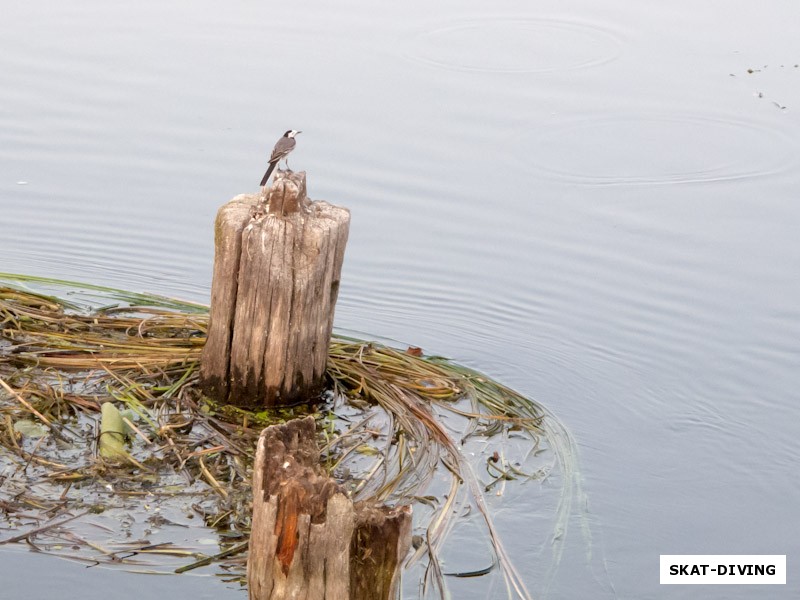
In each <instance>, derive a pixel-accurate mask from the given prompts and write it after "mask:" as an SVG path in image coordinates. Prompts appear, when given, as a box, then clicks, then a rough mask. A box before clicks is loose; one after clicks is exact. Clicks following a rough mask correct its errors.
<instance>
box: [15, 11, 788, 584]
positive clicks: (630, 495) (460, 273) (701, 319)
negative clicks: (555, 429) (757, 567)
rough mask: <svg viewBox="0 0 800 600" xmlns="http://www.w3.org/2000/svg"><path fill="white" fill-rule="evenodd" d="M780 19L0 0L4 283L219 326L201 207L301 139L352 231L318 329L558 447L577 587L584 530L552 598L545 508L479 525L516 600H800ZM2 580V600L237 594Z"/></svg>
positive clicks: (56, 577) (531, 500)
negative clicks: (562, 433)
mask: <svg viewBox="0 0 800 600" xmlns="http://www.w3.org/2000/svg"><path fill="white" fill-rule="evenodd" d="M540 4H541V3H540ZM798 23H800V5H798V4H797V3H796V2H781V1H770V2H765V3H752V2H743V1H741V0H735V1H732V2H725V3H720V2H714V3H711V2H708V3H697V2H691V3H690V2H686V1H683V0H679V1H677V2H670V3H652V2H651V3H630V2H622V1H620V0H603V1H602V2H600V3H598V2H587V1H584V0H574V1H571V2H568V3H567V4H561V5H558V6H556V5H544V4H541V5H539V4H531V3H521V2H507V1H503V2H498V3H485V2H475V1H467V2H463V1H462V2H439V3H436V4H435V5H432V4H430V3H422V2H405V3H399V4H392V5H386V6H380V5H376V4H375V3H367V2H362V3H357V2H352V3H349V4H346V5H345V4H333V3H325V2H307V3H302V5H300V4H298V3H291V2H283V3H281V2H273V3H255V2H244V1H237V2H231V3H219V2H207V1H199V2H185V1H184V2H180V1H177V2H172V3H162V2H153V1H142V2H134V3H131V2H87V1H80V0H78V1H74V2H69V3H61V2H53V1H48V2H38V1H31V2H25V3H21V2H20V3H10V2H6V3H5V6H4V7H3V18H2V20H1V21H0V35H1V36H2V37H1V38H0V39H2V40H3V43H2V46H3V52H2V53H0V81H2V84H1V85H0V271H10V272H20V273H29V274H35V275H42V276H51V277H57V278H63V279H72V280H82V281H87V282H91V283H95V284H103V285H110V286H114V287H118V288H125V289H130V290H135V291H148V292H155V293H160V294H166V295H170V296H178V297H182V298H186V299H190V300H198V301H203V302H207V301H208V297H209V289H210V279H211V264H212V260H213V240H212V223H213V219H214V216H215V213H216V210H217V208H218V207H219V206H220V205H221V204H222V203H224V202H225V201H227V200H228V199H230V198H231V197H233V196H234V195H236V194H238V193H242V192H252V191H255V190H256V189H257V184H258V182H259V180H260V178H261V175H262V174H263V172H264V169H265V167H266V157H267V156H268V154H269V152H270V150H271V148H272V146H273V144H274V143H275V141H276V140H277V138H278V137H279V136H280V135H281V133H283V131H285V130H286V129H289V128H293V129H300V130H303V132H304V133H303V134H301V135H300V136H299V137H298V145H297V149H296V150H295V152H294V153H293V154H292V156H291V160H290V165H291V166H292V168H294V169H295V170H306V171H307V172H308V189H309V195H310V196H311V197H312V198H314V199H325V200H328V201H330V202H334V203H338V204H343V205H345V206H347V207H349V208H350V209H351V211H352V225H351V233H350V242H349V245H348V249H347V257H346V261H345V268H344V273H343V282H342V288H341V293H340V297H339V303H338V306H337V311H336V327H337V329H338V330H340V331H344V332H348V333H353V334H357V335H360V336H362V337H367V338H380V339H391V340H397V341H398V343H410V344H414V345H417V346H421V347H422V348H424V349H425V350H426V351H427V352H430V353H436V354H442V355H446V356H449V357H451V358H453V359H455V360H457V361H459V362H461V363H464V364H467V365H469V366H472V367H474V368H477V369H479V370H482V371H484V372H486V373H488V374H489V375H491V376H493V377H495V378H497V379H499V380H500V381H502V382H503V383H505V384H507V385H510V386H511V387H514V388H515V389H517V390H519V391H520V392H523V393H525V394H527V395H529V396H532V397H535V398H537V399H538V400H539V401H540V402H542V403H543V404H545V405H546V406H547V407H548V408H549V409H550V410H551V411H553V413H554V414H556V415H557V416H558V417H559V418H560V420H561V421H562V422H563V423H564V424H565V425H566V426H567V427H568V428H569V429H570V430H571V432H572V435H573V436H574V438H575V440H576V442H577V445H578V448H579V450H580V469H581V473H582V476H583V491H584V493H585V494H586V498H587V504H586V506H585V514H586V515H588V525H589V526H590V530H591V535H592V543H591V550H592V555H591V557H587V544H586V541H585V538H584V537H583V536H582V535H581V534H580V533H577V529H578V528H577V527H575V528H572V529H571V530H570V534H569V535H570V536H571V537H570V540H573V541H568V542H567V543H566V546H565V552H564V555H563V558H562V559H561V561H560V563H559V564H558V568H557V571H556V572H555V574H554V575H552V577H549V578H548V577H545V575H546V574H547V573H548V569H549V568H550V566H552V564H553V558H552V556H550V554H549V553H548V550H547V547H548V544H547V542H546V540H543V539H540V538H538V537H537V536H539V532H541V531H546V529H547V528H546V527H541V526H540V525H537V524H539V523H542V522H549V521H550V520H552V516H553V515H552V506H551V504H549V503H547V502H540V501H539V500H538V498H539V496H540V495H541V494H542V493H544V491H543V490H542V489H540V488H545V487H546V486H547V485H548V483H547V482H545V483H542V484H538V483H531V484H528V485H527V486H525V487H523V488H521V489H517V490H516V491H515V493H514V496H513V502H508V501H506V502H505V503H504V504H503V505H502V508H501V509H499V510H498V526H499V527H500V528H501V530H502V531H503V532H504V534H505V536H506V539H505V541H506V545H507V548H508V550H509V551H510V553H511V554H512V555H513V556H514V557H515V561H516V564H517V567H518V569H519V570H520V572H521V573H522V576H523V579H524V580H525V581H526V583H527V585H528V587H529V588H530V590H531V592H532V594H533V595H534V596H535V597H536V598H559V599H561V598H563V599H570V598H632V599H634V598H635V599H643V598H704V599H708V598H752V597H770V598H789V597H797V595H798V592H799V591H800V583H798V578H797V577H796V573H797V571H796V569H793V566H794V565H796V563H797V560H798V557H799V556H800V536H798V535H797V532H798V531H800V510H798V506H800V477H799V476H798V474H797V469H798V457H799V456H800V236H799V235H798V232H799V231H800V67H798V63H800V35H798V33H797V25H798ZM551 485H554V484H551ZM534 531H535V532H537V533H536V535H533V534H532V533H531V532H534ZM20 550H21V548H14V549H8V548H4V549H2V551H0V579H2V581H3V591H2V596H3V598H33V597H49V596H51V595H55V594H56V592H57V591H58V595H60V596H62V597H65V596H64V590H68V589H74V590H76V592H75V593H76V594H77V593H78V592H77V590H80V595H81V597H82V598H87V599H90V598H100V597H101V594H102V589H101V586H102V585H105V582H106V581H110V580H114V581H116V582H119V583H120V585H121V586H122V591H121V592H120V593H119V594H117V595H115V597H116V598H123V599H125V598H141V597H156V596H165V595H166V594H167V592H168V595H169V596H170V597H174V598H215V599H220V598H236V599H241V598H244V597H246V594H245V593H244V592H242V591H241V590H238V589H235V588H232V587H229V586H226V585H225V584H223V583H221V582H220V581H218V580H215V579H214V578H211V577H204V578H200V577H186V576H183V577H177V576H176V577H148V576H134V575H131V574H127V573H121V572H119V571H107V570H106V571H100V570H96V573H97V574H95V572H93V571H86V570H85V569H84V568H83V567H82V566H80V565H74V564H71V563H67V562H64V561H57V560H54V559H51V558H47V557H42V556H37V555H36V554H34V553H28V552H21V551H20ZM660 554H787V555H788V565H789V578H788V581H789V583H788V585H786V586H774V587H770V588H769V589H768V590H767V591H766V592H763V591H761V590H758V591H759V592H761V593H760V594H756V592H754V591H753V588H751V587H749V586H703V587H697V586H693V587H684V586H663V587H662V586H660V585H659V583H658V561H659V555H660ZM481 566H482V565H481ZM470 567H474V565H470ZM42 572H46V573H47V577H41V576H40V575H37V574H41V573H42ZM31 577H33V578H34V579H33V580H31ZM113 578H118V579H113ZM545 581H546V582H547V583H545ZM93 582H94V583H93ZM413 589H414V588H413V587H412V588H411V591H409V592H408V593H407V594H406V596H407V597H414V593H413ZM457 589H458V597H459V598H484V597H492V598H493V597H503V595H502V588H501V587H499V586H496V585H495V586H494V587H491V586H490V587H488V588H487V587H486V586H484V585H483V584H482V583H470V585H464V586H462V584H461V583H459V584H458V588H457ZM126 594H127V595H126ZM762 594H763V595H762ZM66 597H68V596H66Z"/></svg>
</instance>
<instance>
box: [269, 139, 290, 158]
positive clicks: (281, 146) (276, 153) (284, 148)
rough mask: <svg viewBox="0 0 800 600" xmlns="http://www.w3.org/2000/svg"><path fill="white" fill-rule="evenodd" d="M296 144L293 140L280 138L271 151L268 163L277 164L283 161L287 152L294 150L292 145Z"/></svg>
mask: <svg viewBox="0 0 800 600" xmlns="http://www.w3.org/2000/svg"><path fill="white" fill-rule="evenodd" d="M296 143H297V142H295V141H294V138H281V139H279V140H278V143H277V144H275V148H273V150H272V155H271V156H270V157H269V162H278V161H279V160H281V159H283V158H284V157H285V156H286V155H287V154H289V152H291V151H292V150H294V145H295V144H296Z"/></svg>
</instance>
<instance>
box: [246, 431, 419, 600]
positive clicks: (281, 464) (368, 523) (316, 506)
mask: <svg viewBox="0 0 800 600" xmlns="http://www.w3.org/2000/svg"><path fill="white" fill-rule="evenodd" d="M410 542H411V507H410V506H404V507H399V508H388V507H376V506H372V505H365V504H359V505H355V506H354V505H353V503H352V501H351V500H350V499H349V498H348V497H347V496H346V495H345V494H344V492H343V491H342V490H341V488H340V487H339V486H338V485H337V484H336V483H335V482H334V481H333V480H332V479H330V478H329V477H327V476H326V475H325V474H324V473H323V472H322V469H321V468H320V466H319V448H318V446H317V443H316V432H315V428H314V418H313V417H306V418H305V419H297V420H293V421H290V422H288V423H286V424H285V425H277V426H272V427H268V428H267V429H265V430H264V431H263V432H262V433H261V437H260V438H259V440H258V448H257V451H256V460H255V466H254V469H253V522H252V532H251V536H250V555H249V558H248V561H247V582H248V589H249V597H250V600H284V599H288V598H292V599H298V600H300V599H302V600H384V599H387V600H388V599H389V598H394V597H396V594H397V590H398V584H399V570H400V566H401V564H402V562H403V559H404V558H405V555H406V553H407V552H408V549H409V547H410Z"/></svg>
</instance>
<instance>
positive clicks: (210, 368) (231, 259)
mask: <svg viewBox="0 0 800 600" xmlns="http://www.w3.org/2000/svg"><path fill="white" fill-rule="evenodd" d="M349 227H350V212H349V211H348V210H347V209H345V208H341V207H338V206H334V205H332V204H328V203H327V202H311V201H310V200H309V199H308V198H307V196H306V174H305V173H304V172H301V173H292V172H286V171H278V172H277V173H276V175H275V180H274V183H273V185H272V188H270V190H269V195H268V198H266V203H265V202H264V199H263V198H262V197H261V196H257V195H241V196H237V197H236V198H234V199H233V200H231V201H230V202H228V203H227V204H225V205H224V206H223V207H222V208H220V210H219V212H218V213H217V220H216V224H215V231H214V245H215V258H214V276H213V281H212V285H211V314H210V323H209V329H208V340H207V341H206V346H205V348H204V349H203V355H202V359H201V368H200V379H201V383H202V386H203V389H204V391H205V392H206V393H207V394H208V395H209V396H211V397H213V398H215V399H217V400H219V401H221V402H226V403H230V404H235V405H238V406H244V407H250V408H255V407H269V406H280V405H289V404H294V403H297V402H303V401H306V400H309V399H311V398H312V397H313V396H314V395H316V394H317V393H319V392H320V391H321V390H322V387H323V384H324V376H325V367H326V362H327V357H328V346H329V344H330V336H331V330H332V328H333V312H334V308H335V305H336V298H337V295H338V293H339V279H340V276H341V270H342V262H343V260H344V249H345V245H346V244H347V235H348V231H349Z"/></svg>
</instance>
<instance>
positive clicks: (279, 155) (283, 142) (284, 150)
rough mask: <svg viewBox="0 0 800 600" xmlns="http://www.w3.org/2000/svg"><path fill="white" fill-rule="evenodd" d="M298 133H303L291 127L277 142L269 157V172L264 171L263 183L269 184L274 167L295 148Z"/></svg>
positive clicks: (287, 164) (287, 166) (287, 165)
mask: <svg viewBox="0 0 800 600" xmlns="http://www.w3.org/2000/svg"><path fill="white" fill-rule="evenodd" d="M298 133H303V132H302V131H295V130H294V129H290V130H289V131H287V132H286V133H284V134H283V137H282V138H281V139H279V140H278V143H277V144H275V147H274V148H273V149H272V155H271V156H270V157H269V168H268V169H267V172H266V173H264V177H263V178H262V179H261V185H262V186H263V185H266V184H267V179H269V176H270V175H272V171H273V169H275V166H276V165H277V164H278V163H279V162H280V161H282V160H286V157H287V156H289V153H290V152H291V151H292V150H294V145H295V144H296V142H295V139H294V136H296V135H297V134H298ZM286 168H287V169H288V168H289V163H288V162H287V163H286Z"/></svg>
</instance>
